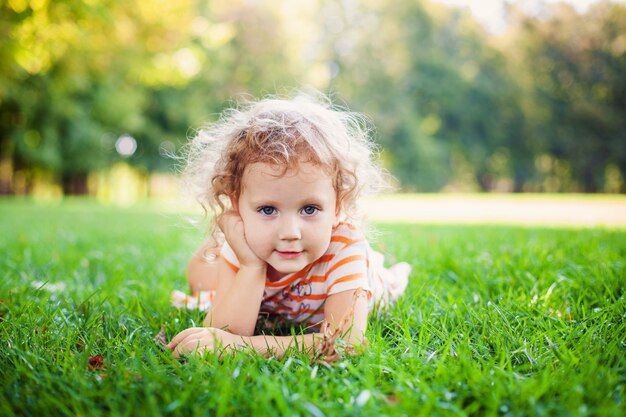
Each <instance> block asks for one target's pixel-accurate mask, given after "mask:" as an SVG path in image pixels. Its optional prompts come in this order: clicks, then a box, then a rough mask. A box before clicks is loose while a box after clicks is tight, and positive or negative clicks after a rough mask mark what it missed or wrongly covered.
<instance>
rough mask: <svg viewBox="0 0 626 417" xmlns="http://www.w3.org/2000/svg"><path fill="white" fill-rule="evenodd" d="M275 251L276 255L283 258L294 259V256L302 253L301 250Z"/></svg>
mask: <svg viewBox="0 0 626 417" xmlns="http://www.w3.org/2000/svg"><path fill="white" fill-rule="evenodd" d="M276 253H277V254H278V256H280V257H281V258H284V259H295V258H297V257H299V256H300V255H302V251H299V252H296V251H279V250H277V251H276Z"/></svg>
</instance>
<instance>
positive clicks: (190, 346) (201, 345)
mask: <svg viewBox="0 0 626 417" xmlns="http://www.w3.org/2000/svg"><path fill="white" fill-rule="evenodd" d="M244 346H246V343H245V341H244V339H243V337H242V336H238V335H235V334H232V333H228V332H226V331H224V330H220V329H216V328H213V327H192V328H190V329H187V330H183V331H182V332H180V333H178V334H177V335H176V336H174V338H173V339H172V341H171V342H170V343H169V344H168V345H167V347H168V348H169V349H172V350H173V355H174V357H176V358H180V357H181V356H184V355H186V354H188V353H200V354H202V353H203V352H204V351H206V350H209V351H216V350H217V349H219V348H224V350H235V349H237V348H241V347H244Z"/></svg>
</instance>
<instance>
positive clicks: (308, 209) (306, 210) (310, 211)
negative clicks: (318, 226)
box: [302, 206, 320, 216]
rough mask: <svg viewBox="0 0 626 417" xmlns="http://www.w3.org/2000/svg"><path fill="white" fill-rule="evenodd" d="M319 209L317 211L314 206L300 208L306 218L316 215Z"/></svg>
mask: <svg viewBox="0 0 626 417" xmlns="http://www.w3.org/2000/svg"><path fill="white" fill-rule="evenodd" d="M319 211H320V209H318V208H317V207H315V206H304V207H303V208H302V214H304V215H306V216H312V215H314V214H317V212H319Z"/></svg>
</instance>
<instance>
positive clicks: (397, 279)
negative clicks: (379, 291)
mask: <svg viewBox="0 0 626 417" xmlns="http://www.w3.org/2000/svg"><path fill="white" fill-rule="evenodd" d="M411 269H412V268H411V265H409V264H408V263H406V262H399V263H397V264H395V265H393V266H391V267H390V268H389V272H391V274H389V275H391V277H390V278H391V279H390V280H389V285H390V291H389V295H390V296H391V299H392V300H393V301H395V300H397V299H398V297H400V296H401V295H402V294H404V290H406V286H407V285H408V284H409V275H411Z"/></svg>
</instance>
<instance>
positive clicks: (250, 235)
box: [243, 219, 270, 255]
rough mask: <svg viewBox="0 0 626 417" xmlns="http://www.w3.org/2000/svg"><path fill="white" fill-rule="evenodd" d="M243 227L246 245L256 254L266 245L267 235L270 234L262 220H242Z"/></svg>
mask: <svg viewBox="0 0 626 417" xmlns="http://www.w3.org/2000/svg"><path fill="white" fill-rule="evenodd" d="M243 229H244V232H245V234H246V241H247V242H248V246H250V249H252V251H253V252H255V253H256V254H257V255H260V253H259V252H262V251H263V249H264V248H265V247H266V246H267V245H268V236H269V235H270V234H269V233H268V231H267V230H266V228H264V225H263V222H258V221H250V219H248V221H246V220H244V222H243Z"/></svg>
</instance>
